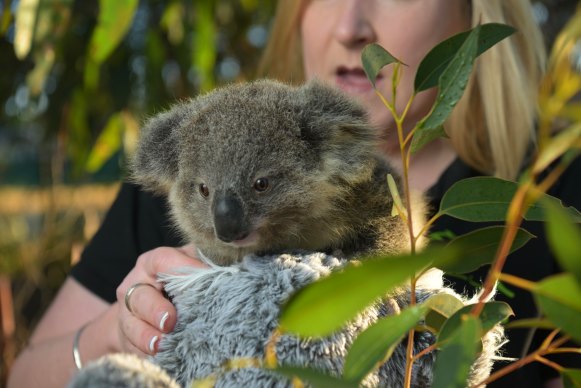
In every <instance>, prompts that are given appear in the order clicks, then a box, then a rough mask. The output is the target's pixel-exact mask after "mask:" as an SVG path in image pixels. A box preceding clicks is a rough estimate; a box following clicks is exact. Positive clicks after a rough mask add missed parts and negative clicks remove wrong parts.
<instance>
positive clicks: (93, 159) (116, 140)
mask: <svg viewBox="0 0 581 388" xmlns="http://www.w3.org/2000/svg"><path fill="white" fill-rule="evenodd" d="M124 128H125V126H124V123H123V117H122V114H121V113H116V114H114V115H113V116H111V117H110V118H109V121H108V122H107V125H105V128H104V129H103V131H102V132H101V134H100V135H99V137H98V138H97V142H96V143H95V145H94V146H93V148H92V149H91V153H90V154H89V158H88V160H87V165H86V167H85V168H86V169H87V171H88V172H90V173H94V172H97V171H99V169H101V167H103V165H104V164H105V163H106V162H107V161H108V160H109V159H111V157H112V156H113V155H114V154H115V153H116V152H117V151H119V150H120V149H121V138H122V136H123V130H124Z"/></svg>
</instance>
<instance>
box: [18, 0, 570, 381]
mask: <svg viewBox="0 0 581 388" xmlns="http://www.w3.org/2000/svg"><path fill="white" fill-rule="evenodd" d="M489 21H498V22H504V23H507V24H511V25H513V26H515V27H516V28H517V29H518V30H519V31H520V32H519V33H518V34H516V35H515V36H514V37H512V38H510V40H509V41H508V42H504V43H502V44H499V45H498V47H495V48H493V49H492V50H490V52H489V53H486V54H485V55H483V56H482V58H481V59H480V61H479V65H478V66H477V67H476V71H475V74H474V77H473V78H472V80H471V83H470V85H469V86H468V89H467V91H466V93H465V94H466V95H465V97H464V98H463V99H462V101H461V102H460V103H459V104H458V106H457V108H456V110H455V111H454V113H453V115H452V117H451V118H450V120H449V122H448V123H447V124H446V129H447V132H448V134H449V135H450V137H451V140H450V141H448V140H438V141H436V142H433V143H431V144H430V145H428V146H427V147H425V148H424V149H423V150H422V151H421V152H420V153H418V154H417V155H416V156H414V158H413V159H412V162H411V172H410V177H411V184H412V187H413V188H415V189H419V190H423V191H425V192H427V193H428V195H430V196H431V197H432V198H433V199H434V204H435V205H437V203H438V201H439V198H441V194H442V193H443V191H444V190H445V189H446V188H448V187H449V186H450V185H451V184H452V183H453V182H455V181H456V180H457V179H460V178H462V177H465V176H471V175H475V174H488V175H495V176H499V177H503V178H515V177H516V175H517V173H518V171H519V168H520V167H521V165H522V163H523V160H524V158H525V154H526V151H527V149H528V147H529V145H530V144H531V142H532V140H533V137H534V133H533V128H534V124H533V123H534V120H535V98H534V96H535V95H536V88H537V83H538V80H539V77H540V74H541V69H542V66H543V61H544V54H543V48H542V41H541V36H540V33H539V31H538V30H537V27H536V26H535V25H534V22H533V20H532V16H531V14H530V10H529V4H528V1H526V0H511V1H506V0H473V1H471V2H470V1H466V0H311V1H308V0H305V1H297V0H281V1H280V4H279V8H278V11H277V16H276V18H275V22H274V25H273V31H272V37H271V40H270V43H269V46H268V47H267V49H266V51H265V55H264V60H263V66H262V67H261V75H263V76H270V77H275V78H279V79H281V80H284V81H288V82H293V83H299V82H302V81H304V80H306V79H310V78H313V77H318V78H320V79H322V80H323V81H325V82H328V83H331V84H334V85H336V86H338V87H339V88H341V89H343V90H344V91H345V92H347V93H349V94H351V95H354V96H355V97H356V98H358V99H359V100H360V101H361V102H362V103H363V104H364V106H365V107H367V108H368V111H369V114H370V117H371V119H372V121H373V123H374V124H375V125H376V126H377V127H378V128H379V129H378V130H380V131H381V134H382V135H383V137H384V139H385V141H384V143H383V146H382V151H383V152H384V153H385V155H386V157H387V158H388V159H390V160H392V161H393V163H394V164H397V163H398V161H399V154H398V152H399V151H398V146H397V139H396V136H395V131H394V122H393V119H392V118H391V115H390V113H389V112H388V111H387V109H386V108H385V107H384V106H383V105H382V103H381V102H380V101H379V99H378V98H377V96H376V95H375V94H374V92H373V90H371V88H370V85H369V83H368V81H367V80H366V79H365V76H364V74H363V71H362V68H361V64H360V54H361V49H362V48H363V47H364V46H365V45H366V44H368V43H371V42H378V43H379V44H381V45H382V46H384V47H385V48H387V49H388V50H389V51H390V52H391V53H393V54H394V55H395V56H396V57H398V58H399V59H400V60H402V61H403V62H404V63H406V64H407V66H406V67H405V69H404V73H403V76H402V79H401V82H400V86H399V88H398V100H397V107H398V108H399V110H401V108H402V106H404V104H405V103H406V102H407V99H408V98H409V96H410V95H411V92H412V88H413V77H414V74H415V70H416V69H417V66H418V64H419V61H420V60H421V58H422V57H423V56H424V55H425V54H426V53H427V52H428V50H429V49H430V48H431V47H433V46H434V45H435V44H437V43H438V42H440V41H442V40H443V39H445V38H447V37H449V36H450V35H453V34H455V33H458V32H460V31H463V30H466V29H468V28H470V27H471V26H472V25H474V24H475V23H476V22H480V23H485V22H489ZM390 71H391V70H390V69H389V68H387V69H384V70H383V71H382V73H381V75H380V77H379V82H378V88H379V89H380V90H382V91H384V92H385V91H389V90H390V82H391V77H390ZM385 94H387V93H385ZM435 94H436V91H435V90H429V91H426V92H423V93H421V94H420V95H419V96H417V98H416V99H415V101H414V104H413V106H412V108H411V110H410V112H409V114H408V116H407V117H408V119H407V121H406V123H405V127H406V128H407V129H408V130H409V129H410V128H411V127H412V126H413V124H414V123H415V122H416V121H417V120H419V119H420V118H421V117H422V116H423V115H425V114H426V113H427V112H428V111H429V109H430V107H431V104H432V103H433V101H434V98H435ZM571 204H572V205H576V206H578V207H579V206H581V204H580V203H578V202H577V203H571ZM450 222H451V221H450V220H442V221H441V222H440V223H439V224H438V225H436V230H442V229H452V230H454V229H455V230H456V231H458V230H460V231H461V230H462V229H463V228H465V226H464V225H460V226H458V225H456V224H454V223H453V222H452V223H450ZM168 225H169V221H168V218H167V214H166V211H165V202H164V200H163V199H162V198H158V197H154V196H151V195H150V194H147V193H144V192H142V191H140V190H139V189H138V188H136V187H134V186H131V185H129V184H124V185H123V187H122V189H121V192H120V194H119V196H118V198H117V200H116V201H115V203H114V204H113V206H112V208H111V210H110V212H109V214H108V216H107V218H106V220H105V221H104V224H103V225H102V227H101V229H100V230H99V232H98V233H97V235H96V236H95V238H94V239H93V241H92V242H91V243H90V244H89V246H88V247H87V249H86V250H85V252H84V254H83V256H82V259H81V262H80V264H79V265H78V266H77V267H75V268H74V269H73V271H72V274H71V276H70V277H69V278H68V279H67V280H66V282H65V284H64V285H63V287H62V289H61V291H60V292H59V294H58V295H57V297H56V299H55V300H54V302H53V303H52V305H51V307H50V308H49V310H48V311H47V313H46V314H45V315H44V317H43V319H42V320H41V322H40V323H39V325H38V327H37V328H36V330H35V332H34V333H33V335H32V337H31V339H30V345H29V346H28V348H27V349H25V350H24V352H23V353H22V354H21V355H20V356H19V357H18V359H17V361H16V363H15V365H14V368H13V371H12V375H11V378H10V381H9V385H10V386H12V387H20V386H35V385H42V386H45V387H48V386H62V385H63V384H64V383H65V382H66V381H67V380H68V379H69V377H70V376H71V374H72V373H73V372H74V371H75V368H76V367H75V364H76V363H77V364H80V363H86V362H88V361H90V360H93V359H95V358H97V357H99V356H101V355H103V354H106V353H109V352H115V351H131V352H136V353H138V354H140V355H146V354H154V353H155V351H156V349H157V344H158V342H159V339H160V338H161V336H162V335H163V333H167V332H170V331H171V330H172V328H173V325H174V324H175V320H176V316H175V315H176V312H175V309H174V308H173V306H172V305H171V303H170V302H169V301H167V300H166V299H164V298H163V296H162V293H161V291H160V287H159V285H158V284H157V283H156V282H155V278H156V274H157V273H158V272H167V271H170V270H171V268H175V267H179V266H183V265H198V266H200V265H202V264H200V262H198V261H197V260H196V259H195V254H194V248H193V247H191V246H185V247H182V248H169V247H176V246H181V245H182V242H181V241H179V239H178V238H177V236H175V234H172V232H171V228H169V227H168ZM157 247H162V248H157ZM538 260H541V261H542V260H544V261H546V263H548V264H547V265H546V266H545V267H543V268H541V270H540V272H539V274H535V276H536V275H539V276H542V277H544V276H547V275H548V274H550V273H553V271H554V268H552V265H553V262H552V259H550V258H549V257H546V258H542V259H541V258H539V259H538ZM519 268H520V267H519ZM519 268H517V271H516V272H517V273H518V269H519ZM138 283H149V284H155V287H145V286H144V287H141V286H137V287H134V285H136V284H138ZM129 290H131V292H130V298H128V297H127V294H128V291H129ZM510 303H511V305H512V304H513V303H512V302H510ZM528 307H530V306H527V308H528ZM129 309H130V310H131V311H129ZM525 310H526V309H525ZM527 313H529V311H528V310H526V311H525V314H527ZM73 342H75V343H76V345H78V346H77V347H76V349H77V350H78V351H77V352H76V353H75V358H76V359H74V358H73V352H72V348H73ZM520 345H521V347H522V341H521V342H520ZM535 373H538V372H537V370H536V369H535V371H534V372H533V373H527V374H526V376H525V377H530V378H531V379H530V380H523V381H522V382H521V383H522V384H523V385H524V386H535V384H537V383H539V382H540V380H541V377H539V376H538V374H535Z"/></svg>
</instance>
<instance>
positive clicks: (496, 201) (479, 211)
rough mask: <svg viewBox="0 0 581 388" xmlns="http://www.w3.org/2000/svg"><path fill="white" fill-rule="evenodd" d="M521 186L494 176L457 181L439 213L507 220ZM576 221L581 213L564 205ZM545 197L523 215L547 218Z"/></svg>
mask: <svg viewBox="0 0 581 388" xmlns="http://www.w3.org/2000/svg"><path fill="white" fill-rule="evenodd" d="M517 189H518V184H517V183H515V182H511V181H506V180H503V179H499V178H494V177H474V178H468V179H463V180H461V181H458V182H456V183H455V184H454V185H452V187H450V189H449V190H448V191H447V192H446V193H445V194H444V197H443V198H442V201H441V202H440V211H439V213H440V214H446V215H449V216H451V217H455V218H459V219H461V220H465V221H472V222H484V221H504V220H505V217H506V212H507V210H508V207H509V205H510V203H511V201H512V198H513V197H514V194H515V193H516V191H517ZM542 199H544V200H547V201H550V202H552V203H554V204H555V205H557V206H560V207H563V205H562V204H561V201H560V200H559V199H557V198H555V197H552V196H550V195H548V194H544V195H543V196H542ZM565 210H566V211H567V213H568V214H569V216H571V217H572V220H573V221H574V222H581V213H579V211H578V210H577V209H575V208H573V207H568V208H566V209H565ZM545 211H546V209H545V206H544V205H543V201H539V202H537V203H535V204H533V205H532V206H531V207H530V208H529V209H528V211H527V212H526V214H525V216H524V218H525V219H526V220H529V221H546V219H547V218H546V215H545Z"/></svg>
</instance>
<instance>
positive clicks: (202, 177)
mask: <svg viewBox="0 0 581 388" xmlns="http://www.w3.org/2000/svg"><path fill="white" fill-rule="evenodd" d="M376 133H377V131H376V130H375V129H374V128H372V127H371V126H370V125H369V124H368V121H367V117H366V113H365V111H364V110H363V108H362V107H360V106H359V105H357V104H355V103H354V102H353V101H351V100H350V99H347V98H346V97H345V96H343V95H342V94H341V93H340V92H339V91H336V90H334V89H331V88H330V87H326V86H323V85H322V84H320V83H317V82H313V83H310V84H307V85H305V86H304V87H301V88H292V87H290V86H287V85H284V84H281V83H275V82H273V81H259V82H254V83H250V84H244V85H233V86H229V87H225V88H223V89H220V90H218V91H216V92H213V93H210V94H208V95H205V96H202V97H200V98H197V99H194V100H190V101H187V102H183V103H180V104H178V105H177V106H175V107H174V108H172V109H171V110H170V111H169V112H166V113H162V114H160V115H158V116H156V117H154V118H153V119H151V120H150V121H149V123H148V124H147V125H146V126H145V128H144V130H143V137H142V140H141V141H140V143H139V147H138V149H137V152H136V157H135V158H134V163H133V171H134V174H133V179H134V180H135V181H136V182H138V183H139V184H141V185H143V187H145V188H148V189H152V190H155V191H158V192H162V193H167V194H168V195H169V200H170V203H171V211H172V215H173V218H174V219H175V221H176V223H177V225H179V229H180V230H182V231H183V232H184V233H185V237H186V239H187V240H188V241H192V242H193V243H194V244H195V245H196V247H198V248H199V249H200V251H201V252H202V253H203V254H204V255H206V256H207V257H208V258H210V259H211V260H212V261H213V262H215V263H217V264H220V265H227V264H232V263H234V262H237V261H240V260H241V259H242V258H243V257H244V256H246V255H248V254H250V253H256V254H266V253H272V252H284V251H288V250H289V249H304V250H309V251H320V252H332V251H336V250H337V251H341V252H343V254H344V255H345V256H346V257H351V256H353V255H354V254H361V253H364V252H381V253H396V252H401V251H402V250H405V249H407V248H408V247H409V232H408V230H407V226H406V225H405V224H404V223H403V222H402V221H401V219H400V218H399V217H392V216H391V214H392V207H393V200H392V198H391V195H390V193H389V190H388V186H387V183H386V177H387V174H388V173H391V174H393V175H394V176H396V177H397V174H396V173H395V172H394V170H393V168H391V167H390V166H389V164H388V163H387V162H386V161H385V160H384V159H383V158H382V157H380V156H379V155H378V153H377V152H376V149H377V147H376V145H377V144H376V143H377V141H378V139H377V135H376ZM421 204H422V202H418V203H417V204H416V205H420V207H419V210H420V212H421V210H422V208H423V207H422V206H421ZM418 218H419V217H418Z"/></svg>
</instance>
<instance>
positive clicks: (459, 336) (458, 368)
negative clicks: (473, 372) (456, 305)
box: [432, 314, 482, 388]
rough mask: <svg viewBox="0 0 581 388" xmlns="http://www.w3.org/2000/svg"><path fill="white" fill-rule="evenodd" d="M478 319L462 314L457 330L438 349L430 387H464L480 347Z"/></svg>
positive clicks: (480, 329)
mask: <svg viewBox="0 0 581 388" xmlns="http://www.w3.org/2000/svg"><path fill="white" fill-rule="evenodd" d="M481 331H482V328H481V325H480V321H479V320H478V318H475V317H473V316H471V315H466V314H464V315H463V316H462V319H461V320H460V321H459V326H458V330H456V331H455V332H454V335H453V336H452V337H451V338H450V340H449V342H448V343H447V344H446V345H445V346H444V347H443V348H442V349H441V350H440V352H439V353H438V356H437V358H436V363H435V365H434V381H433V384H432V388H452V387H458V388H464V387H466V380H467V379H468V374H469V373H470V367H471V366H472V364H473V363H474V360H475V359H476V353H477V352H478V350H479V349H480V333H481Z"/></svg>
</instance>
